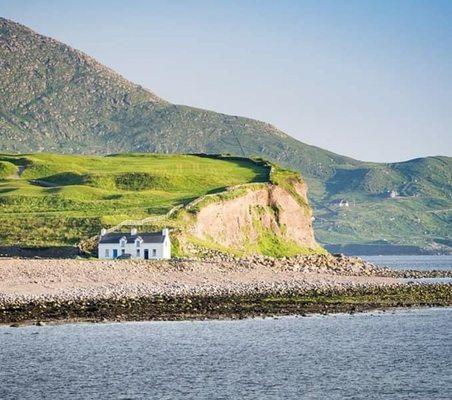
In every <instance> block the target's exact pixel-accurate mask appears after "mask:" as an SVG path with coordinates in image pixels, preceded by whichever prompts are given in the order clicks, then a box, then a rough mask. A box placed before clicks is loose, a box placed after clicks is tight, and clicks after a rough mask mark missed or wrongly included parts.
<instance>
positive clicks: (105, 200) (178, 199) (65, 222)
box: [0, 154, 269, 246]
mask: <svg viewBox="0 0 452 400" xmlns="http://www.w3.org/2000/svg"><path fill="white" fill-rule="evenodd" d="M0 163H1V164H0V166H1V167H0V168H2V169H1V171H3V170H4V171H6V172H5V173H4V175H3V179H2V180H0V244H1V245H13V244H21V245H26V246H50V245H52V246H55V245H70V244H75V243H77V242H78V241H79V240H80V238H83V237H88V236H91V235H93V234H96V233H97V232H98V231H99V229H100V227H101V226H102V225H114V224H117V223H119V222H121V221H123V220H126V219H141V218H146V217H148V216H153V215H155V216H157V215H163V214H165V213H167V212H168V211H169V210H170V209H171V208H173V207H174V206H176V205H179V204H186V203H188V202H189V201H191V200H193V199H195V198H198V197H200V196H203V195H205V194H208V193H214V192H218V191H221V190H224V189H225V187H228V186H234V185H239V184H246V183H250V182H266V181H268V174H269V168H268V167H267V166H266V165H265V164H263V163H261V162H254V161H252V160H249V159H239V158H233V157H202V156H195V155H155V154H121V155H112V156H78V155H59V154H24V155H9V154H0ZM19 166H22V167H25V169H24V170H23V172H22V174H21V176H20V177H19V178H18V177H17V176H14V177H12V176H13V175H14V174H16V171H17V167H19Z"/></svg>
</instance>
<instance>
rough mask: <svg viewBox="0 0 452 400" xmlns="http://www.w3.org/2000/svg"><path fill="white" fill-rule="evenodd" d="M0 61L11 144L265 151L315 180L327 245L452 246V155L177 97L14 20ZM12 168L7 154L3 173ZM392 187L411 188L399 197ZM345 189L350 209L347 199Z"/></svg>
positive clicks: (95, 149) (2, 111) (2, 25)
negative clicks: (366, 146) (325, 132)
mask: <svg viewBox="0 0 452 400" xmlns="http://www.w3.org/2000/svg"><path fill="white" fill-rule="evenodd" d="M0 60H1V62H0V76H1V77H2V78H1V79H0V151H3V152H17V153H27V152H37V151H46V152H61V153H84V154H111V153H122V152H151V153H222V154H224V153H230V154H234V155H239V156H247V157H252V156H260V157H263V158H264V159H268V160H270V161H274V162H277V163H278V164H280V165H282V166H285V167H289V168H291V169H294V170H297V171H300V172H301V173H302V174H303V176H304V177H305V178H306V180H307V182H308V184H309V188H310V193H309V194H310V200H311V204H312V205H313V207H314V214H315V216H316V221H315V229H316V235H317V237H318V239H319V240H320V241H321V242H322V243H324V244H339V245H350V244H351V245H356V244H367V245H373V244H377V245H378V246H381V245H382V244H383V245H387V244H395V245H415V246H418V247H421V248H424V249H428V250H430V251H450V250H451V249H452V246H450V240H451V239H450V233H449V231H450V223H451V213H450V209H452V194H451V193H452V183H451V178H450V177H451V170H452V168H451V159H450V158H447V157H436V158H433V157H431V158H424V159H417V160H412V161H409V162H405V163H394V164H375V163H366V162H361V161H358V160H353V159H351V158H348V157H344V156H341V155H338V154H334V153H332V152H329V151H326V150H323V149H320V148H317V147H314V146H309V145H307V144H304V143H302V142H299V141H298V140H295V139H293V138H291V137H290V136H288V135H286V134H285V133H283V132H282V131H280V130H278V129H277V128H275V127H273V126H271V125H269V124H267V123H264V122H260V121H255V120H252V119H248V118H243V117H236V116H230V115H224V114H219V113H215V112H212V111H206V110H200V109H196V108H192V107H187V106H181V105H175V104H171V103H169V102H167V101H165V100H163V99H161V98H159V97H157V96H156V95H155V94H153V93H152V92H150V91H148V90H146V89H144V88H142V87H140V86H138V85H135V84H133V83H131V82H129V81H127V80H126V79H124V78H123V77H121V76H120V75H118V74H117V73H115V72H114V71H111V70H110V69H108V68H106V67H104V66H103V65H101V64H99V63H98V62H96V61H95V60H94V59H92V58H91V57H88V56H86V55H85V54H83V53H81V52H79V51H77V50H74V49H72V48H70V47H68V46H66V45H64V44H62V43H59V42H57V41H55V40H53V39H50V38H47V37H44V36H41V35H39V34H36V33H35V32H33V31H31V30H30V29H28V28H26V27H24V26H22V25H20V24H17V23H14V22H12V21H9V20H6V19H2V18H0ZM10 168H11V166H10V165H9V164H7V163H2V164H0V176H1V175H2V174H9V173H10V172H8V169H10ZM72 178H74V179H77V177H65V179H72ZM57 179H58V177H57ZM388 190H395V191H397V192H398V193H399V194H400V195H401V198H396V199H391V200H388V199H387V198H386V195H387V191H388ZM341 199H345V200H348V202H349V207H347V208H339V207H338V206H336V203H337V202H338V201H340V200H341ZM448 210H449V211H448ZM388 221H389V222H388Z"/></svg>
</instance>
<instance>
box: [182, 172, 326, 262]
mask: <svg viewBox="0 0 452 400" xmlns="http://www.w3.org/2000/svg"><path fill="white" fill-rule="evenodd" d="M192 221H193V222H192V223H191V224H190V225H191V226H190V228H189V229H188V230H187V235H185V238H184V239H185V242H187V241H188V242H191V243H195V244H197V245H200V246H202V247H206V248H212V249H217V250H222V251H228V252H232V253H237V254H241V255H244V254H251V253H259V254H264V255H270V256H277V257H278V256H279V257H280V256H291V255H295V254H302V253H310V252H318V251H321V248H320V246H319V245H318V244H317V242H316V240H315V238H314V231H313V228H312V211H311V208H310V207H309V205H308V202H307V197H306V184H305V183H304V182H302V181H301V180H297V181H296V182H295V183H293V184H292V185H291V188H290V190H289V189H287V188H285V187H282V186H280V185H277V184H273V183H269V184H263V185H247V186H246V187H242V188H240V189H237V190H236V193H234V191H231V192H230V193H229V194H228V195H227V196H219V197H218V198H214V199H213V201H210V202H207V204H205V205H202V204H201V205H200V206H199V207H198V209H197V210H196V211H195V212H194V216H193V220H192ZM183 241H184V240H183ZM187 249H190V246H185V250H187Z"/></svg>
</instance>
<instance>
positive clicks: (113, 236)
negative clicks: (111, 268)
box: [99, 232, 165, 243]
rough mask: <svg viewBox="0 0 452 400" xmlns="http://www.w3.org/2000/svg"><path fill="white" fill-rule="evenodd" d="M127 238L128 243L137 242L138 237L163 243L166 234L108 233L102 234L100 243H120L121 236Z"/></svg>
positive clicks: (146, 240)
mask: <svg viewBox="0 0 452 400" xmlns="http://www.w3.org/2000/svg"><path fill="white" fill-rule="evenodd" d="M123 237H124V238H126V240H127V243H135V240H136V239H137V238H141V239H142V240H143V243H163V242H164V241H165V236H164V235H163V234H162V232H143V233H138V234H136V235H131V234H130V233H107V234H106V235H103V236H101V238H100V241H99V243H119V240H120V239H121V238H123Z"/></svg>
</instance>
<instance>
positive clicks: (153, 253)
mask: <svg viewBox="0 0 452 400" xmlns="http://www.w3.org/2000/svg"><path fill="white" fill-rule="evenodd" d="M156 256H157V250H156V249H152V257H156Z"/></svg>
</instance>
